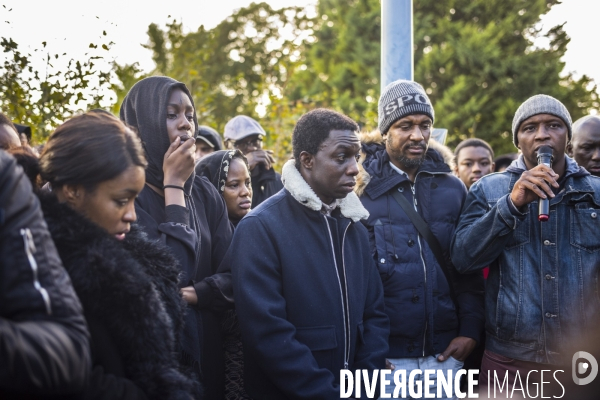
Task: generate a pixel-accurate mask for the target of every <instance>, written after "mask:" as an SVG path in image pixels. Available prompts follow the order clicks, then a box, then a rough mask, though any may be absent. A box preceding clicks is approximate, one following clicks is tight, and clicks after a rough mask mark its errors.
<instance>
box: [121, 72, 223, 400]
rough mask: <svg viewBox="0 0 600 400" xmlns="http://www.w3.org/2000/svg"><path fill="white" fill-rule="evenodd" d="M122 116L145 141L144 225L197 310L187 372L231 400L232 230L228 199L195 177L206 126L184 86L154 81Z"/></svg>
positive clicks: (190, 322)
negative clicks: (227, 389) (223, 331)
mask: <svg viewBox="0 0 600 400" xmlns="http://www.w3.org/2000/svg"><path fill="white" fill-rule="evenodd" d="M120 116H121V119H122V120H123V121H125V122H126V123H127V124H128V125H130V126H133V127H135V128H136V129H137V130H138V132H139V135H140V137H141V139H142V143H143V146H144V150H145V153H146V158H147V160H148V167H147V168H146V185H145V187H144V189H143V190H142V192H141V193H140V195H139V197H138V198H137V200H136V212H137V214H138V222H139V224H140V225H142V226H144V227H145V229H146V231H147V232H148V235H149V236H150V237H151V238H154V239H158V240H160V241H162V242H164V243H165V244H166V245H167V246H168V247H170V248H171V250H172V251H173V254H174V255H175V256H176V258H177V259H178V260H179V262H180V266H181V271H182V273H183V279H182V283H183V285H182V292H183V296H184V299H185V300H186V301H187V302H188V303H189V304H190V307H188V309H189V310H188V313H187V318H186V329H185V334H184V338H183V345H184V348H183V350H184V358H183V360H182V362H183V363H184V364H186V365H190V366H194V367H195V368H197V367H198V365H199V362H200V358H201V362H200V367H201V370H202V378H201V379H202V382H203V384H204V390H205V395H206V398H209V399H220V398H222V396H223V387H224V374H223V352H222V350H221V335H220V329H219V320H218V318H219V314H221V313H222V312H224V311H225V310H226V309H229V308H231V307H232V305H233V298H232V289H231V272H230V271H231V270H230V268H229V266H228V265H221V261H222V259H223V257H224V255H225V253H226V251H227V248H228V247H229V244H230V242H231V236H232V229H231V226H230V224H229V222H228V219H227V209H226V207H225V203H224V202H223V199H222V197H221V196H220V195H219V193H218V192H217V191H216V190H215V188H214V187H213V186H212V185H211V184H210V182H208V181H207V180H206V179H205V178H201V177H199V176H196V174H195V171H194V152H195V137H196V129H197V126H198V121H197V119H196V113H195V108H194V103H193V100H192V96H191V95H190V92H189V91H188V89H187V88H186V87H185V85H184V84H183V83H181V82H177V81H175V80H173V79H171V78H168V77H164V76H154V77H150V78H146V79H143V80H141V81H139V82H137V83H136V84H135V85H134V86H133V87H132V88H131V90H130V91H129V93H128V94H127V96H126V97H125V99H124V101H123V104H122V106H121V111H120Z"/></svg>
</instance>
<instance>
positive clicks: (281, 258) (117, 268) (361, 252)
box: [0, 76, 600, 399]
mask: <svg viewBox="0 0 600 400" xmlns="http://www.w3.org/2000/svg"><path fill="white" fill-rule="evenodd" d="M434 121H435V112H434V107H433V105H432V104H431V102H430V101H429V98H428V97H427V94H426V92H425V91H424V89H423V87H422V86H421V85H420V84H418V83H416V82H412V81H403V80H400V81H396V82H393V83H392V84H390V85H389V86H388V87H386V88H385V89H384V90H383V91H382V95H381V98H380V100H379V129H378V130H377V131H375V132H362V133H360V132H359V127H358V125H357V124H356V122H354V121H353V120H351V119H350V118H348V117H347V116H344V115H342V114H339V113H337V112H335V111H332V110H325V109H316V110H313V111H310V112H309V113H307V114H305V115H303V116H302V117H301V118H300V119H299V120H298V121H297V124H296V127H295V129H294V132H293V135H292V144H293V154H292V155H291V157H290V160H289V161H287V162H286V163H285V164H284V167H283V170H282V171H281V173H280V172H278V171H275V168H274V163H275V160H274V158H273V152H272V151H270V150H268V149H264V148H263V139H264V138H265V137H266V136H267V135H268V132H265V130H264V129H263V127H262V126H261V124H260V122H259V121H257V120H255V119H253V118H251V117H249V116H245V115H237V116H232V118H231V119H230V121H229V122H228V123H227V124H226V125H225V128H224V132H223V135H222V136H221V134H220V133H219V132H217V131H215V130H214V129H212V128H211V127H208V126H204V125H200V123H202V121H198V119H197V115H196V109H195V106H194V102H193V99H192V96H191V95H190V92H189V91H188V89H187V87H186V86H185V84H184V83H181V82H178V81H175V80H173V79H171V78H168V77H159V76H155V77H150V78H145V79H143V80H141V81H139V82H137V83H136V84H135V85H134V86H133V87H132V88H131V90H130V91H129V93H128V94H127V96H126V97H125V99H124V101H123V104H122V105H121V109H120V114H119V117H118V118H117V117H115V116H114V115H112V114H110V113H108V112H106V111H104V110H98V109H97V110H90V111H88V112H86V113H82V114H81V115H78V116H75V117H73V118H71V119H69V120H67V121H65V122H64V123H63V124H62V125H60V126H59V127H58V128H57V129H56V130H55V132H54V133H53V134H52V135H51V136H50V138H49V139H48V141H47V142H46V143H44V144H43V146H39V147H32V146H31V138H32V136H31V130H30V129H28V128H27V127H24V126H21V125H17V124H14V123H13V122H12V121H11V120H10V119H9V117H8V116H6V115H4V114H0V148H1V149H2V150H0V182H2V183H1V184H0V229H1V235H0V240H1V243H0V259H1V260H2V265H1V270H0V299H1V300H0V359H2V360H3V361H2V365H0V397H1V398H61V399H62V398H73V399H75V398H85V399H96V398H97V399H200V398H204V399H250V398H254V399H283V398H307V399H308V398H310V399H321V398H322V399H332V398H339V396H340V373H339V371H340V370H341V369H350V370H353V371H354V370H356V369H364V370H367V371H369V373H372V372H373V371H374V370H377V369H385V368H388V369H391V370H394V371H399V370H406V371H408V372H410V371H411V370H415V369H421V370H424V369H436V370H444V371H446V370H451V371H454V373H456V372H457V371H459V370H461V369H463V368H477V369H480V370H481V376H480V385H481V387H484V386H485V385H486V382H489V381H487V380H486V379H487V377H488V376H489V375H492V374H495V373H504V372H506V371H508V373H509V376H510V379H509V382H510V387H511V388H512V387H513V383H515V382H516V381H515V377H516V376H519V374H521V377H522V376H524V375H527V376H529V375H528V374H527V372H530V371H534V370H540V369H544V368H546V369H549V370H556V369H557V368H559V367H563V366H567V365H569V363H570V362H571V356H572V354H573V352H572V351H571V350H584V349H588V350H589V351H590V352H593V351H594V350H596V348H595V347H594V344H593V343H590V342H591V341H592V340H591V339H592V338H593V337H594V336H587V335H589V334H591V332H592V333H593V332H595V330H594V327H595V326H596V325H597V321H598V319H597V317H598V316H599V314H600V299H599V298H598V291H599V289H598V270H599V268H600V251H599V250H600V229H598V226H597V225H596V222H597V221H598V218H597V213H598V212H600V180H598V178H596V176H600V118H599V117H597V116H591V115H590V116H587V117H584V118H582V119H580V120H578V121H576V122H575V123H572V121H571V117H570V114H569V112H568V110H567V109H566V108H565V107H564V105H563V104H562V103H561V102H560V101H558V100H556V99H554V98H552V97H550V96H544V95H538V96H534V97H532V98H530V99H529V100H527V101H526V102H524V103H523V104H522V105H521V106H520V107H519V109H518V110H515V117H514V120H513V121H512V132H513V142H514V144H515V146H516V148H517V149H518V153H514V154H505V155H500V156H496V155H495V154H494V150H493V149H492V148H491V147H490V145H489V144H488V143H486V142H485V141H483V140H481V139H477V138H470V139H467V140H464V141H462V142H461V143H459V144H458V145H457V146H456V148H455V149H454V151H452V150H450V149H448V148H447V147H446V146H444V144H443V143H436V142H435V141H434V140H433V139H432V140H430V134H431V131H432V127H433V124H434ZM506 123H507V124H510V123H511V121H507V122H506ZM223 139H224V140H223ZM542 145H548V146H550V149H551V152H552V155H553V164H552V165H551V166H546V165H538V162H537V158H536V157H537V152H538V151H539V150H540V146H542ZM488 175H489V176H488ZM540 199H550V203H549V204H550V206H549V207H550V221H549V222H546V223H541V222H538V215H537V205H538V202H539V201H540ZM577 345H580V346H581V349H579V348H577V349H575V347H577ZM407 375H408V374H407ZM564 376H565V379H567V378H568V379H570V375H569V376H567V375H566V374H565V375H564ZM538 378H539V377H536V379H538ZM541 379H542V381H543V379H544V377H543V376H542V378H541ZM536 382H539V379H538V380H537V381H536ZM528 383H529V384H531V383H532V382H528ZM422 384H423V381H421V385H422ZM384 386H385V387H384V388H383V389H382V393H384V392H385V393H388V394H390V395H392V394H395V390H396V394H397V390H398V388H397V387H396V385H395V384H394V383H393V382H392V383H390V384H388V385H384ZM525 386H526V385H525ZM555 386H556V385H554V386H553V387H552V390H557V388H556V387H555ZM432 387H433V388H434V389H435V388H437V387H439V386H438V384H437V383H436V382H434V383H433V386H432ZM522 387H524V386H522ZM563 389H564V388H563ZM549 390H550V389H549ZM567 390H569V388H567ZM558 393H560V391H559V392H558ZM455 396H456V393H452V394H449V395H447V396H446V397H444V396H442V397H439V398H455ZM376 397H377V396H376Z"/></svg>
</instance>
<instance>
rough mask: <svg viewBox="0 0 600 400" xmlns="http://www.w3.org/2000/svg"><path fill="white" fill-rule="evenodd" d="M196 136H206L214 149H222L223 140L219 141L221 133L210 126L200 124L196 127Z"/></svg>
mask: <svg viewBox="0 0 600 400" xmlns="http://www.w3.org/2000/svg"><path fill="white" fill-rule="evenodd" d="M198 136H202V137H203V138H206V140H208V141H209V142H210V144H212V145H213V147H214V149H215V151H219V150H221V149H223V142H222V141H221V135H219V132H217V131H215V130H214V129H213V128H211V127H210V126H206V125H200V127H199V128H198Z"/></svg>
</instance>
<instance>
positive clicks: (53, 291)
mask: <svg viewBox="0 0 600 400" xmlns="http://www.w3.org/2000/svg"><path fill="white" fill-rule="evenodd" d="M88 340H89V339H88V332H87V329H86V325H85V321H84V319H83V316H82V310H81V305H80V303H79V300H78V299H77V296H76V295H75V292H74V291H73V287H72V286H71V281H70V280H69V277H68V275H67V273H66V272H65V270H64V269H63V267H62V263H61V261H60V259H59V257H58V254H57V252H56V248H55V247H54V243H53V242H52V239H51V238H50V234H49V233H48V228H47V227H46V223H45V222H44V218H43V216H42V212H41V210H40V204H39V202H38V200H37V197H36V196H35V195H34V194H33V192H32V191H31V184H30V183H29V179H27V176H25V174H24V173H23V170H22V169H21V168H20V167H18V166H17V163H16V161H15V160H14V159H13V158H12V157H10V156H9V155H8V154H6V153H5V152H3V151H1V150H0V398H2V399H12V398H18V399H23V398H61V399H65V398H69V396H70V395H75V394H77V393H78V392H80V391H81V390H82V389H83V387H84V385H85V384H86V382H87V379H88V377H89V371H90V350H89V343H88Z"/></svg>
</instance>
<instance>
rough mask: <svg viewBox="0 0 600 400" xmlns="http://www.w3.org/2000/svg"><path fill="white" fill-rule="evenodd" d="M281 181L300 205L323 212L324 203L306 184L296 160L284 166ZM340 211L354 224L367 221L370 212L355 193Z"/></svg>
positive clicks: (345, 198) (343, 203)
mask: <svg viewBox="0 0 600 400" xmlns="http://www.w3.org/2000/svg"><path fill="white" fill-rule="evenodd" d="M281 180H282V182H283V186H284V187H285V188H286V189H287V190H288V191H289V192H290V194H291V195H292V197H294V199H296V200H297V201H298V202H299V203H300V204H302V205H304V206H306V207H308V208H310V209H311V210H314V211H321V208H322V207H323V202H322V201H321V199H319V196H317V194H316V193H315V191H314V190H313V189H312V188H311V187H310V186H309V185H308V183H306V181H305V180H304V178H303V177H302V175H301V174H300V172H299V171H298V169H297V168H296V165H295V160H289V161H288V162H286V163H285V164H284V165H283V170H282V171H281ZM339 207H340V211H341V213H342V215H343V216H344V217H346V218H350V219H351V220H352V221H354V222H358V221H360V220H361V219H367V218H368V217H369V212H368V211H367V210H366V208H364V207H363V205H362V203H361V202H360V200H359V199H358V196H356V194H355V193H354V192H352V193H349V194H348V196H346V197H344V198H343V199H342V200H341V201H340V203H339Z"/></svg>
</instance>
